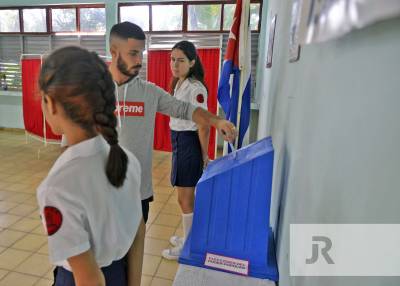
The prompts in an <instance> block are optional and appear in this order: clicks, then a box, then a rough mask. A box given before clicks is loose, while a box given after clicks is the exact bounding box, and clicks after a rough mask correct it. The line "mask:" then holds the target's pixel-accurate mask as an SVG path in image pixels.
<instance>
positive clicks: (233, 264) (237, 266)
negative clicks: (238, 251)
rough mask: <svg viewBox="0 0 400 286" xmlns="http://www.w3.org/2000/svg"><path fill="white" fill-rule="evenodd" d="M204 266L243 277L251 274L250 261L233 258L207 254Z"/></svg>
mask: <svg viewBox="0 0 400 286" xmlns="http://www.w3.org/2000/svg"><path fill="white" fill-rule="evenodd" d="M204 265H205V266H208V267H212V268H216V269H221V270H224V271H228V272H233V273H237V274H241V275H246V276H247V275H248V274H249V261H247V260H242V259H237V258H233V257H227V256H222V255H217V254H212V253H207V255H206V260H205V262H204Z"/></svg>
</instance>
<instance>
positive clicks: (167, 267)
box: [155, 259, 178, 280]
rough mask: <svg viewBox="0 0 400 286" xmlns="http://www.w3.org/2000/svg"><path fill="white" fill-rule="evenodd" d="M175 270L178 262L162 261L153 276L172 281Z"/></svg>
mask: <svg viewBox="0 0 400 286" xmlns="http://www.w3.org/2000/svg"><path fill="white" fill-rule="evenodd" d="M177 270H178V262H176V261H171V260H167V259H162V260H161V263H160V266H158V269H157V272H156V275H155V276H157V277H161V278H165V279H170V280H174V278H175V274H176V271H177Z"/></svg>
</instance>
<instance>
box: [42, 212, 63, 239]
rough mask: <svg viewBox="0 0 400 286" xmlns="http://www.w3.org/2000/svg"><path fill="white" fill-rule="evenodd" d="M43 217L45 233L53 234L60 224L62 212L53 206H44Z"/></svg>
mask: <svg viewBox="0 0 400 286" xmlns="http://www.w3.org/2000/svg"><path fill="white" fill-rule="evenodd" d="M43 213H44V218H45V220H46V228H47V234H48V235H49V236H51V235H53V234H55V233H56V232H57V231H58V230H59V229H60V227H61V225H62V220H63V217H62V213H61V212H60V211H59V210H58V209H57V208H55V207H44V212H43Z"/></svg>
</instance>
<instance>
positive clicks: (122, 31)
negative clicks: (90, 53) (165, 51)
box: [110, 22, 146, 41]
mask: <svg viewBox="0 0 400 286" xmlns="http://www.w3.org/2000/svg"><path fill="white" fill-rule="evenodd" d="M113 37H118V38H120V39H124V40H127V39H129V38H130V39H135V40H146V35H145V34H144V32H143V30H142V28H140V27H139V26H138V25H136V24H133V23H131V22H122V23H119V24H115V25H114V26H112V28H111V31H110V41H111V40H112V38H113Z"/></svg>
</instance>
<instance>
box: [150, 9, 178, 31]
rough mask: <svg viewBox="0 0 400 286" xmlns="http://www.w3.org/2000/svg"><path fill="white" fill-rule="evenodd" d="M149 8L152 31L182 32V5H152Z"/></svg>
mask: <svg viewBox="0 0 400 286" xmlns="http://www.w3.org/2000/svg"><path fill="white" fill-rule="evenodd" d="M151 8H152V20H153V23H152V24H153V31H181V30H182V20H183V6H182V5H153V6H151Z"/></svg>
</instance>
